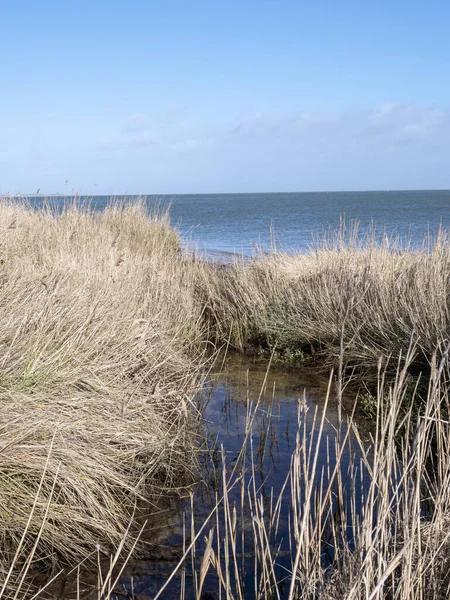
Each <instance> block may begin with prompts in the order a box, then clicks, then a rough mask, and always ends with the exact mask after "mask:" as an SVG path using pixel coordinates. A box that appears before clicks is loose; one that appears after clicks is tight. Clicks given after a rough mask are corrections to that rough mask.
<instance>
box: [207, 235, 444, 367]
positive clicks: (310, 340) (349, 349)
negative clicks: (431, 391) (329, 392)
mask: <svg viewBox="0 0 450 600" xmlns="http://www.w3.org/2000/svg"><path fill="white" fill-rule="evenodd" d="M199 289H200V292H199V293H200V295H202V297H203V302H204V304H205V307H206V308H205V314H206V315H207V319H208V321H209V324H210V331H211V332H212V334H213V335H214V336H217V338H218V339H219V340H220V341H221V342H230V343H231V344H232V345H233V346H234V347H236V348H238V349H240V350H243V349H246V348H255V347H258V346H260V347H262V348H268V349H269V350H273V349H274V348H275V349H276V351H277V352H280V353H281V354H282V355H283V353H284V352H287V354H288V356H296V355H297V356H300V357H302V356H311V354H313V355H315V357H317V358H320V359H322V360H323V359H325V360H326V366H327V367H330V366H336V365H337V363H338V361H339V357H341V358H342V356H343V355H345V358H346V363H347V364H348V365H350V366H353V367H356V368H357V369H358V371H359V372H360V373H362V374H366V375H368V374H370V373H371V374H372V375H373V374H374V373H375V374H376V369H377V365H378V361H379V359H380V357H382V358H383V359H384V360H387V359H388V358H389V357H390V358H391V359H392V358H393V359H394V361H393V362H394V363H395V361H396V359H397V358H398V357H399V356H400V353H401V352H402V351H403V352H404V351H405V349H406V348H407V347H408V344H409V341H410V339H411V337H412V336H414V338H415V339H416V340H417V342H418V347H419V352H418V355H417V357H416V364H419V365H421V366H424V368H427V367H426V364H427V361H428V360H429V358H430V357H431V354H432V353H433V351H434V349H435V348H436V347H437V346H438V345H439V344H440V343H441V342H442V341H444V340H445V339H446V338H447V336H448V331H449V326H450V314H449V298H450V240H449V237H448V234H447V233H446V232H444V231H440V232H439V234H438V235H437V236H436V239H435V240H434V241H433V242H432V243H431V242H430V241H429V240H428V241H427V242H426V243H424V245H423V246H422V247H421V248H419V249H414V250H413V249H411V248H407V249H405V250H403V249H402V248H401V246H400V244H398V243H395V241H393V240H386V239H385V240H384V241H382V242H380V243H377V241H376V239H375V238H370V239H359V238H357V237H356V238H353V237H351V238H350V239H349V238H346V237H339V236H338V237H337V238H336V239H334V240H332V241H331V242H330V241H328V242H326V243H320V244H318V246H317V247H316V248H315V249H312V250H311V251H310V252H308V253H305V254H286V253H282V252H274V253H272V254H270V255H262V256H260V257H258V258H255V259H253V260H252V261H250V262H244V261H237V262H236V263H235V264H234V265H233V266H231V267H230V268H222V269H217V268H210V269H209V272H208V273H207V274H206V276H204V277H203V278H202V279H201V281H200V284H199Z"/></svg>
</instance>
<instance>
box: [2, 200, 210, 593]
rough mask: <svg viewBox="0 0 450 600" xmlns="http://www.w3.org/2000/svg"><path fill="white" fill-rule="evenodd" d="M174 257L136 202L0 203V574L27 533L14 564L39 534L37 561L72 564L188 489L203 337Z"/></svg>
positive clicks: (189, 281) (157, 222) (162, 230)
mask: <svg viewBox="0 0 450 600" xmlns="http://www.w3.org/2000/svg"><path fill="white" fill-rule="evenodd" d="M179 250H180V247H179V240H178V237H177V236H176V234H175V233H174V232H173V230H171V229H170V227H169V221H168V217H167V214H159V215H158V214H153V215H148V214H147V213H146V211H145V209H144V208H143V206H141V205H134V206H122V207H121V206H111V207H110V208H108V209H107V210H106V211H105V212H104V213H98V214H90V213H89V211H88V210H87V209H83V208H81V207H77V206H71V207H68V208H67V209H66V210H65V211H64V212H63V213H62V214H61V215H57V214H54V213H52V211H51V210H44V211H40V212H34V211H32V210H31V209H29V208H27V207H25V206H19V205H14V204H11V203H9V202H3V203H2V204H1V205H0V315H1V319H0V405H1V411H0V543H1V553H0V572H1V571H2V570H3V572H5V571H6V570H7V568H8V566H9V564H10V563H11V560H12V557H13V555H14V552H15V551H16V549H17V547H18V544H19V541H20V538H21V536H22V533H23V531H24V530H25V529H26V530H27V537H26V539H25V540H24V542H23V546H22V554H23V555H24V556H26V555H27V553H28V551H29V550H30V548H31V544H32V542H33V541H34V539H35V538H36V536H37V535H38V533H39V532H40V533H39V546H38V552H37V557H47V559H48V558H50V559H51V560H52V561H54V560H55V558H60V557H64V559H66V560H69V561H76V560H80V559H82V558H84V557H85V556H86V554H87V553H88V552H90V551H92V549H93V548H95V546H96V544H97V543H98V542H100V543H101V544H102V546H103V544H105V542H106V547H107V546H108V543H109V544H113V545H117V544H118V543H119V542H120V540H121V539H122V536H123V535H124V532H125V530H126V527H127V525H128V522H129V518H130V514H131V512H132V510H133V507H134V506H135V505H136V503H139V502H141V501H148V498H149V493H150V492H151V491H155V490H161V489H166V488H174V487H175V488H176V487H178V486H181V485H183V483H186V473H189V471H190V470H192V468H193V466H194V464H195V455H194V453H193V443H192V439H191V438H192V427H191V426H190V423H189V421H190V419H191V416H190V415H191V413H192V411H191V410H190V406H189V405H190V403H191V401H192V398H193V396H194V394H195V393H196V391H197V390H198V389H199V385H200V384H201V376H200V375H201V374H200V370H201V364H202V345H201V340H202V339H203V336H202V328H201V314H202V313H201V311H202V307H201V306H200V305H199V303H198V301H197V300H196V298H195V293H194V292H195V280H194V277H193V275H192V272H191V270H189V269H186V268H185V265H184V264H183V261H182V259H180V256H179ZM30 515H31V520H30V521H29V518H30ZM44 518H45V527H43V529H42V531H40V529H41V524H42V522H43V520H44ZM0 587H1V586H0Z"/></svg>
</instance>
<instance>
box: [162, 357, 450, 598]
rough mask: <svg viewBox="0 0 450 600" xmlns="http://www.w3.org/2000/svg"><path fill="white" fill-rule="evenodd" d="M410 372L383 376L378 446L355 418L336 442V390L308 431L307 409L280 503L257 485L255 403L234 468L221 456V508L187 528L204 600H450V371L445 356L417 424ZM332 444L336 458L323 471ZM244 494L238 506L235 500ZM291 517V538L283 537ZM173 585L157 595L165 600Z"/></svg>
mask: <svg viewBox="0 0 450 600" xmlns="http://www.w3.org/2000/svg"><path fill="white" fill-rule="evenodd" d="M444 354H445V352H444ZM410 358H411V356H410V357H409V358H408V359H407V362H408V361H409V360H410ZM408 366H409V365H408V364H405V365H404V367H403V368H401V369H399V370H398V372H397V376H396V379H395V381H394V382H393V383H392V385H390V386H389V387H388V386H387V385H385V384H384V383H383V378H382V377H380V387H379V396H378V402H377V418H376V424H375V427H374V431H373V435H372V438H371V440H370V442H363V441H362V440H361V437H360V436H359V434H358V428H357V426H356V425H355V423H354V421H353V418H352V417H349V418H348V419H347V420H346V422H344V423H343V424H342V427H338V428H336V435H335V437H334V438H333V439H332V438H331V437H330V436H329V434H326V433H325V430H326V427H325V425H326V418H327V417H326V414H327V404H328V398H329V397H330V393H329V394H328V396H327V401H326V403H325V407H324V410H323V412H322V413H320V412H319V410H318V409H317V408H316V409H315V411H314V415H313V418H312V430H311V431H310V432H309V433H308V428H309V425H308V428H307V427H306V417H307V412H308V408H307V407H306V403H304V402H300V403H299V412H298V431H297V438H296V443H295V449H294V451H293V453H292V457H291V462H290V468H289V469H288V471H287V473H286V480H285V485H284V486H283V488H282V490H281V492H280V493H279V494H278V495H276V496H275V495H273V494H269V496H267V495H266V496H264V494H263V493H262V492H261V490H260V489H259V488H258V487H257V484H256V481H257V469H258V466H257V460H258V452H259V449H258V448H253V447H252V431H253V427H254V422H255V418H256V417H255V415H256V414H257V412H258V410H259V408H260V407H259V405H258V403H257V404H256V405H255V406H254V407H253V409H252V411H251V412H249V415H248V420H247V424H246V435H245V437H244V442H243V446H242V452H241V453H240V456H239V460H238V461H236V462H235V463H234V466H232V467H230V466H229V465H228V464H227V460H226V456H225V453H224V451H223V450H222V456H221V469H222V488H221V490H220V492H218V494H217V502H216V505H215V507H214V508H213V510H212V511H211V513H210V515H209V518H207V519H205V520H204V522H203V524H202V526H201V527H199V528H197V529H196V528H195V520H194V518H192V523H191V526H190V532H189V533H188V532H186V540H187V541H186V543H185V553H184V557H183V558H182V560H180V563H179V565H178V568H185V565H186V560H188V561H189V563H190V570H191V569H192V577H193V584H192V585H193V592H192V594H193V597H194V598H201V597H202V593H204V592H205V590H208V593H214V594H215V596H213V597H217V598H219V597H221V598H226V599H227V600H229V599H231V598H233V599H237V598H238V599H244V598H252V597H255V598H261V599H262V598H277V599H280V600H281V599H282V598H288V599H294V598H299V599H308V600H310V599H311V600H312V599H317V598H320V599H331V600H338V599H339V600H341V599H347V600H362V599H365V600H369V599H370V600H375V599H387V598H389V599H392V600H406V599H408V600H409V599H417V600H418V599H423V600H425V599H427V600H428V599H435V600H438V599H439V600H441V599H442V600H444V599H446V598H448V597H449V592H450V574H449V568H450V531H449V524H450V461H449V458H448V457H449V450H450V425H449V422H448V402H449V398H448V389H447V386H446V385H445V384H446V381H447V379H448V377H449V375H450V372H449V369H448V363H447V360H446V358H445V357H444V359H443V360H442V361H441V362H440V364H436V361H434V363H433V366H432V375H431V379H430V385H429V389H428V395H427V398H426V402H425V404H424V406H423V409H422V412H421V415H420V417H419V419H418V421H417V424H414V425H413V419H412V418H411V409H408V411H407V413H406V415H405V411H404V409H403V408H402V406H403V403H404V401H405V394H406V393H407V388H406V373H407V368H408ZM330 382H331V380H330ZM408 406H410V404H409V403H408ZM309 417H310V416H309ZM339 432H340V433H339ZM355 440H356V447H355ZM324 445H325V447H326V448H327V452H328V456H329V460H328V463H327V464H325V465H322V464H320V460H319V452H320V448H323V446H324ZM249 456H250V461H249V462H246V461H248V460H249ZM344 457H345V459H344ZM349 457H350V459H349ZM351 457H353V458H351ZM355 457H359V460H356V459H355ZM236 488H238V489H239V490H240V494H239V497H240V504H239V503H236V504H235V503H233V502H232V501H231V499H230V498H231V496H232V492H233V491H234V490H235V489H236ZM233 497H234V498H235V497H236V495H235V494H233ZM286 513H287V514H288V522H289V527H288V536H287V539H282V538H281V536H280V533H281V529H282V528H281V526H280V523H281V522H282V520H283V518H284V519H285V518H286ZM249 524H250V527H249ZM189 540H190V541H189ZM175 573H176V569H175V570H174V572H173V574H172V575H175ZM164 589H165V587H163V588H162V589H161V590H160V592H159V593H158V594H157V596H156V598H160V597H164ZM186 597H188V596H186ZM189 597H190V596H189Z"/></svg>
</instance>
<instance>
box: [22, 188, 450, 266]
mask: <svg viewBox="0 0 450 600" xmlns="http://www.w3.org/2000/svg"><path fill="white" fill-rule="evenodd" d="M139 197H140V198H145V200H146V202H147V203H148V204H149V205H151V206H152V205H155V204H158V205H160V206H161V207H168V206H169V207H170V215H171V222H172V224H173V226H174V227H176V229H178V231H179V232H180V234H181V237H182V239H183V241H184V244H185V245H186V246H187V247H190V248H196V249H197V250H198V251H199V252H202V253H204V254H205V256H207V257H208V258H209V259H212V260H219V261H220V260H224V261H226V260H227V258H230V257H232V256H233V255H234V254H243V255H245V256H252V255H254V254H255V253H259V252H267V251H269V250H271V249H277V251H285V252H289V253H294V252H306V251H308V250H310V249H311V248H314V247H316V245H317V244H318V243H320V241H321V240H323V238H324V237H325V236H328V237H330V236H331V235H332V232H336V231H337V230H339V229H343V228H345V230H346V231H347V232H350V231H354V230H355V228H357V229H358V231H359V235H360V237H361V238H364V236H365V235H366V234H367V233H369V232H370V233H371V234H373V235H375V236H376V237H377V238H378V239H382V238H383V237H385V236H388V237H389V238H391V239H393V238H395V239H397V241H399V242H400V243H401V244H403V245H407V244H409V245H413V246H417V245H420V244H422V242H423V240H424V238H425V237H427V236H430V235H431V236H434V235H436V233H437V231H438V230H439V228H440V227H443V228H450V190H410V191H367V192H311V193H310V192H301V193H297V192H294V193H258V194H180V195H165V196H155V195H151V194H149V195H147V196H128V197H127V198H129V199H131V200H133V199H137V198H139ZM29 199H30V200H31V201H32V202H33V203H35V204H38V205H39V204H41V202H42V201H43V197H41V196H40V197H37V196H34V197H29ZM49 199H50V200H51V201H52V202H55V203H57V204H59V205H62V204H64V202H66V201H67V199H68V197H65V196H57V197H50V198H49ZM80 199H81V200H82V201H88V202H89V203H90V204H91V206H92V208H93V209H95V210H101V209H103V208H104V207H105V206H106V205H107V204H108V203H109V202H111V197H110V196H92V197H80ZM115 199H116V200H123V199H124V197H123V196H116V197H115Z"/></svg>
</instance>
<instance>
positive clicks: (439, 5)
mask: <svg viewBox="0 0 450 600" xmlns="http://www.w3.org/2000/svg"><path fill="white" fill-rule="evenodd" d="M449 22H450V3H449V2H447V1H445V0H441V1H436V0H435V1H433V0H431V1H428V2H419V1H414V0H409V1H408V2H405V1H403V0H390V1H378V2H369V1H366V0H359V1H353V0H352V1H350V0H339V1H338V0H334V1H322V0H314V1H309V2H306V1H302V0H297V1H293V0H259V1H257V2H256V1H246V0H241V1H240V2H235V1H234V0H229V1H228V2H215V1H213V0H210V1H209V2H203V1H202V2H196V1H195V0H194V1H189V2H188V1H185V2H181V1H171V0H165V1H164V2H154V1H152V0H148V1H145V2H144V1H134V0H129V1H128V2H125V1H122V2H114V1H109V2H103V1H99V0H97V1H95V0H91V1H90V2H86V1H84V0H81V1H77V2H71V1H70V0H66V1H65V2H61V0H58V1H50V0H48V1H43V2H38V1H37V0H33V1H21V0H13V1H9V0H0V24H1V32H2V34H1V43H2V53H1V57H0V74H1V82H2V85H1V90H0V109H1V110H0V193H18V192H20V193H31V192H35V191H36V190H37V189H38V188H40V189H41V192H44V193H49V194H52V193H64V192H65V193H72V192H73V191H80V192H81V193H86V194H93V193H105V194H112V193H126V192H127V193H155V194H163V193H169V194H179V193H183V192H186V193H201V192H239V191H242V192H250V191H255V192H257V191H310V190H352V189H354V190H367V189H419V188H421V189H431V188H433V189H436V188H450V164H449V163H450V77H449V75H450V44H449V43H448V24H449Z"/></svg>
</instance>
